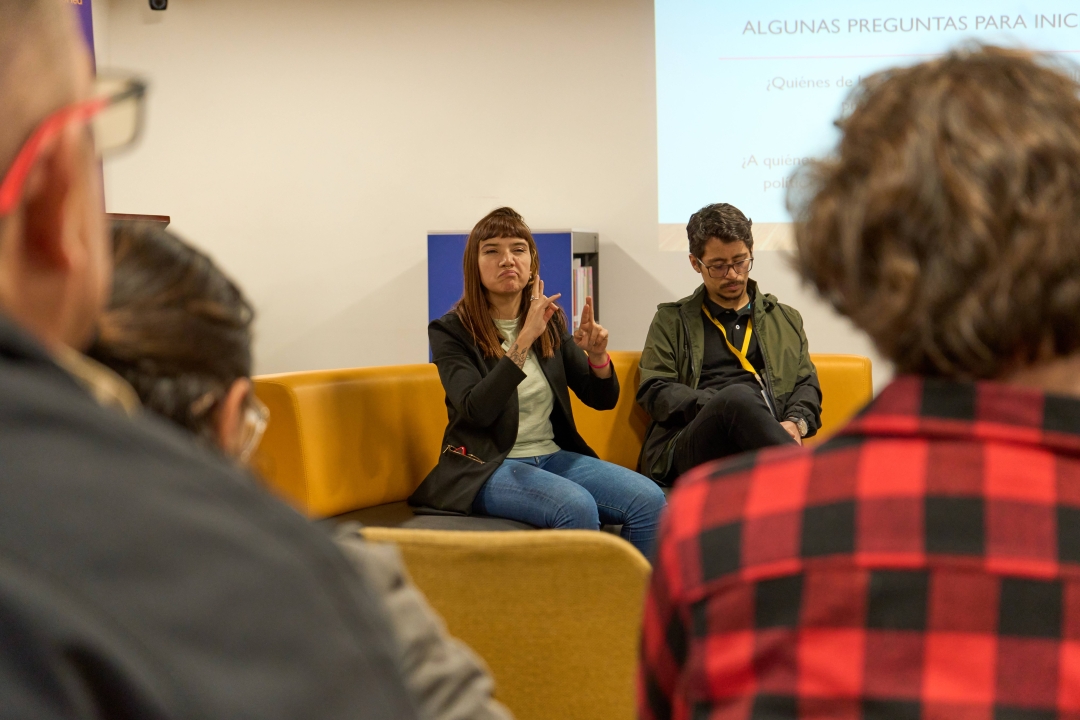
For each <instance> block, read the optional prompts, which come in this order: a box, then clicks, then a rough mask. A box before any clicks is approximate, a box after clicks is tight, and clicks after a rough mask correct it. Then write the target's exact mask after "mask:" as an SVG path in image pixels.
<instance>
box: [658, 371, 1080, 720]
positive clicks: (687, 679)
mask: <svg viewBox="0 0 1080 720" xmlns="http://www.w3.org/2000/svg"><path fill="white" fill-rule="evenodd" d="M644 623H645V624H644V637H643V640H642V667H641V674H640V679H639V687H638V707H639V714H640V717H641V718H644V719H647V720H660V719H661V718H675V719H678V720H682V719H686V720H705V719H706V718H708V719H709V720H765V719H766V718H769V719H772V718H796V717H798V718H838V719H839V718H852V719H854V718H890V719H894V720H899V719H901V718H912V719H913V720H915V719H917V718H922V719H923V720H1022V719H1024V720H1026V719H1029V718H1030V719H1032V720H1035V719H1036V718H1037V719H1039V720H1042V719H1043V718H1072V719H1074V720H1080V400H1073V399H1068V398H1064V397H1058V396H1050V395H1044V394H1042V393H1039V392H1037V391H1033V390H1026V389H1019V388H1014V387H1008V386H1004V385H999V384H994V383H979V384H964V383H953V382H945V381H940V380H931V379H920V378H913V377H905V378H901V379H899V380H897V381H896V382H894V383H893V384H892V385H890V386H889V387H888V388H887V389H886V390H885V391H884V392H883V393H882V394H881V396H880V397H879V398H878V399H877V400H875V401H874V402H873V403H872V404H871V405H870V406H869V407H868V408H867V409H866V410H865V411H864V412H863V413H862V414H861V415H860V416H859V417H858V418H856V419H855V420H854V421H853V422H852V423H851V424H850V425H848V426H847V427H846V428H845V429H844V430H843V431H842V432H841V433H839V434H838V435H837V436H835V437H834V438H832V439H830V440H829V441H828V442H826V443H824V444H822V445H820V446H818V447H816V448H814V449H813V450H804V449H800V448H793V449H773V450H767V451H764V452H761V453H757V454H748V455H744V456H740V457H737V458H734V459H732V460H730V461H727V462H721V463H715V464H711V465H707V466H703V467H702V468H698V469H697V470H694V471H693V472H691V473H689V474H687V475H686V476H685V477H684V478H682V480H681V481H680V483H679V486H678V488H677V489H676V490H675V492H674V493H673V494H672V496H671V498H670V500H669V506H668V511H667V516H666V519H665V521H664V523H663V526H662V529H661V534H660V540H659V546H658V551H657V562H656V566H655V569H654V573H653V579H652V585H651V588H650V591H649V597H648V600H647V603H646V607H645V620H644Z"/></svg>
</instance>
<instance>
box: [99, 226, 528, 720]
mask: <svg viewBox="0 0 1080 720" xmlns="http://www.w3.org/2000/svg"><path fill="white" fill-rule="evenodd" d="M112 235H113V254H114V268H113V291H112V297H111V300H110V302H109V305H108V307H107V308H106V310H105V312H104V313H103V315H102V316H101V320H100V322H99V333H98V337H97V339H96V340H95V342H94V344H93V346H92V347H91V348H90V352H89V354H90V357H92V358H94V359H95V360H98V361H100V362H101V363H102V364H104V365H105V366H107V367H109V368H111V369H112V370H114V371H115V372H116V373H117V374H119V375H120V376H121V377H123V378H124V380H126V381H127V382H128V383H130V385H131V386H132V387H133V388H135V390H136V392H137V393H138V395H139V399H140V400H141V402H142V407H143V408H144V409H145V410H149V411H151V412H154V413H156V414H158V415H160V416H161V417H164V418H165V419H167V420H169V421H170V422H172V423H174V424H175V425H177V426H178V427H180V428H183V429H184V430H186V431H188V432H189V433H192V434H193V435H194V436H195V437H196V438H198V440H199V441H200V442H201V443H202V444H204V445H205V446H206V447H209V448H212V449H213V450H215V451H219V452H221V453H224V455H225V456H226V457H229V458H232V459H233V460H235V461H236V462H239V463H246V462H247V461H248V459H249V458H250V457H251V455H252V453H253V452H254V451H255V450H256V448H257V447H258V445H259V441H260V439H261V437H262V433H263V430H264V429H265V427H266V423H267V420H268V419H269V417H268V412H267V409H266V407H265V406H264V405H263V404H262V403H261V402H259V400H258V398H256V397H255V394H254V392H253V387H252V382H251V365H252V357H251V341H252V331H251V329H252V322H253V320H254V315H255V314H254V311H253V310H252V308H251V305H250V303H249V302H248V301H247V299H246V298H245V297H244V294H243V292H242V291H241V290H240V289H239V288H238V287H237V286H236V285H235V284H234V283H233V282H232V281H231V280H230V279H229V278H228V277H227V276H226V275H225V274H224V273H223V272H222V271H221V270H220V269H219V268H218V267H217V265H215V264H214V261H213V260H212V259H210V258H209V257H208V256H206V255H204V254H203V253H201V252H199V251H198V250H196V249H195V248H193V247H192V246H190V245H188V244H187V243H185V242H184V241H183V240H181V239H180V238H178V237H176V236H175V235H174V234H172V233H170V232H168V231H167V230H165V229H164V228H163V227H161V226H160V225H157V224H156V223H145V222H116V223H114V224H113V233H112ZM337 542H338V545H339V547H340V548H341V549H342V551H343V552H344V553H345V555H346V556H347V557H348V558H349V559H350V560H351V561H352V562H353V564H354V565H355V566H356V567H357V569H358V570H359V571H360V573H361V575H362V576H363V577H364V578H365V579H366V580H367V581H368V582H369V583H370V584H371V585H372V587H373V588H374V589H375V590H376V592H377V593H378V595H379V597H380V599H381V600H382V601H383V603H384V605H385V606H386V608H387V610H388V612H389V616H390V620H391V627H392V629H393V631H394V635H395V637H396V639H397V640H398V643H399V645H400V646H401V650H402V656H403V665H404V676H405V681H406V685H407V687H408V688H409V689H410V690H411V691H412V693H413V696H414V698H415V699H416V700H417V703H418V706H419V707H418V709H419V711H420V716H421V717H423V718H426V719H430V720H509V718H510V717H511V716H510V714H509V712H508V711H507V710H506V709H505V708H504V707H502V706H501V705H500V704H499V703H497V702H495V701H494V700H493V699H492V692H493V690H494V682H493V681H492V679H491V675H490V673H489V672H488V671H487V669H486V668H485V667H484V665H483V662H482V661H481V660H480V659H479V658H477V657H476V656H475V655H474V654H473V653H472V652H471V651H470V650H469V649H468V648H467V647H466V646H465V645H464V644H462V643H460V642H459V641H457V640H454V639H453V638H452V637H450V636H449V635H448V634H447V631H446V628H445V625H444V624H443V622H442V620H441V619H440V618H439V617H438V616H437V615H436V613H435V612H434V611H433V610H432V609H431V608H430V606H429V605H428V604H427V601H426V599H425V598H424V596H423V594H422V593H421V592H420V591H419V590H418V589H417V588H416V586H414V585H413V584H412V581H411V579H410V578H409V576H408V573H407V572H406V570H405V567H404V563H403V561H402V559H401V556H400V553H399V552H398V551H397V549H396V548H394V547H393V546H390V545H385V544H370V543H366V542H364V541H363V539H362V538H361V537H360V535H359V534H358V533H357V531H356V527H355V524H350V525H343V526H342V527H341V528H340V531H339V533H338V534H337Z"/></svg>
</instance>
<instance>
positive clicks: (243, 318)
mask: <svg viewBox="0 0 1080 720" xmlns="http://www.w3.org/2000/svg"><path fill="white" fill-rule="evenodd" d="M112 235H113V247H114V250H113V258H114V270H113V291H112V299H111V300H110V301H109V304H108V307H107V308H106V310H105V312H104V314H103V315H102V316H101V320H100V323H99V332H98V336H97V339H96V340H95V342H94V344H93V346H92V347H91V349H90V353H89V354H90V356H91V357H92V358H94V359H95V360H97V361H98V362H100V363H102V364H104V365H106V366H108V367H109V368H111V369H112V370H114V371H115V372H116V373H118V374H119V375H120V376H121V377H123V378H124V379H125V380H127V381H128V382H129V383H130V384H131V386H132V387H134V388H135V391H136V392H137V393H138V395H139V399H140V400H141V401H142V403H143V405H144V406H145V407H146V408H148V409H149V410H152V411H153V412H155V413H157V414H158V415H161V416H163V417H165V418H167V419H169V420H171V421H172V422H174V423H176V424H177V425H179V426H180V427H183V428H185V429H187V430H189V431H191V432H192V433H194V434H195V435H197V436H198V437H200V438H202V439H203V440H205V441H206V442H208V443H209V444H211V445H213V446H216V447H219V448H220V449H221V450H223V451H224V452H225V453H226V454H228V455H230V456H232V457H236V458H238V459H240V460H242V461H247V459H248V458H249V456H250V455H251V453H252V452H253V451H254V450H255V448H256V447H257V445H258V441H259V439H260V438H261V436H262V431H263V429H264V428H265V426H266V420H267V411H266V408H265V406H264V405H263V404H262V403H261V402H259V400H258V399H257V398H256V397H255V394H254V392H253V391H252V385H251V326H252V321H253V320H254V317H255V313H254V310H252V307H251V304H250V303H249V302H248V300H247V298H245V297H244V294H243V293H242V292H241V291H240V288H238V287H237V286H236V284H235V283H233V282H232V281H231V280H230V279H229V278H228V277H227V276H226V275H225V273H223V272H222V271H221V269H220V268H218V267H217V265H215V264H214V261H213V260H211V259H210V258H209V257H208V256H207V255H205V254H204V253H202V252H199V251H198V250H196V249H195V248H193V247H192V246H191V245H188V244H187V243H186V242H184V241H183V240H181V239H180V238H178V237H177V236H175V235H173V234H172V233H170V232H168V231H167V230H165V229H164V228H163V227H162V226H160V225H159V224H157V223H152V222H124V221H120V222H116V223H114V225H113V232H112Z"/></svg>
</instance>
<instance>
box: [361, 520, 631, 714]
mask: <svg viewBox="0 0 1080 720" xmlns="http://www.w3.org/2000/svg"><path fill="white" fill-rule="evenodd" d="M363 535H364V537H366V538H367V539H368V540H369V541H371V542H391V543H395V544H396V545H397V546H398V547H399V548H400V549H401V552H402V555H403V556H404V558H405V565H406V566H407V567H408V570H409V574H410V575H411V576H412V579H413V582H414V583H416V585H417V587H419V588H420V590H422V591H423V593H424V595H425V596H427V599H428V601H429V602H430V603H431V605H432V607H434V608H435V610H436V611H438V613H439V614H440V615H442V617H443V619H444V620H445V621H446V625H447V627H448V628H449V630H450V633H451V634H452V635H454V636H455V637H457V638H458V639H460V640H462V641H464V642H465V643H466V644H467V645H468V646H469V647H471V648H472V649H473V650H474V651H476V652H477V653H478V654H479V655H480V656H481V657H482V658H484V661H485V662H486V663H487V664H488V667H489V668H491V672H492V674H493V675H494V677H495V697H496V698H497V699H498V700H499V701H500V702H502V703H503V704H505V705H506V706H507V707H508V708H510V710H512V711H513V712H514V715H515V716H516V718H517V720H553V719H555V718H558V720H622V719H625V720H631V719H632V718H633V717H634V697H635V694H634V673H635V668H636V665H637V648H638V640H639V633H640V628H641V614H642V605H643V598H644V595H645V585H646V582H647V581H648V576H649V564H648V562H646V560H645V558H644V557H642V555H641V553H639V552H638V551H637V550H635V549H634V548H633V546H631V545H630V543H627V542H625V541H623V540H621V539H619V538H617V537H615V536H614V535H609V534H607V533H599V532H589V531H584V530H559V531H554V530H546V531H535V532H453V531H440V530H405V529H400V528H375V527H369V528H365V529H364V530H363Z"/></svg>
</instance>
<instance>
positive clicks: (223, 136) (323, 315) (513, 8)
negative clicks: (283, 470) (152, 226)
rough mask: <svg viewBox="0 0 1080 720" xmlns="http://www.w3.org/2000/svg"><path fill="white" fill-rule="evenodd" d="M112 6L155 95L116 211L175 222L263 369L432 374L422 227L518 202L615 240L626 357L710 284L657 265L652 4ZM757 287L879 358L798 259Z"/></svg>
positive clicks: (127, 0) (845, 348)
mask: <svg viewBox="0 0 1080 720" xmlns="http://www.w3.org/2000/svg"><path fill="white" fill-rule="evenodd" d="M96 2H97V4H98V11H97V17H98V19H97V25H98V45H99V50H98V52H99V56H98V61H99V65H100V66H102V67H109V66H112V67H119V68H126V69H131V70H136V71H138V72H140V73H142V74H144V75H145V76H147V77H148V78H149V79H150V80H151V81H152V94H151V96H150V100H149V116H148V132H147V134H146V136H145V139H144V142H143V143H142V145H141V146H140V147H139V148H138V150H136V151H135V152H133V153H132V154H130V155H127V156H125V157H123V158H120V159H116V160H111V161H109V162H108V163H107V165H106V172H105V175H106V192H107V205H108V209H109V210H110V211H112V212H132V213H153V214H166V215H171V216H172V218H173V228H174V229H175V230H177V231H178V232H180V233H181V234H182V235H184V236H185V237H187V238H188V239H190V240H192V241H193V242H195V243H196V244H198V245H200V246H202V247H204V248H205V249H207V250H209V251H210V252H211V253H212V254H213V255H214V256H215V257H216V258H217V259H218V260H219V262H221V264H222V265H223V266H224V267H225V268H226V269H227V270H228V271H229V272H230V273H232V274H233V275H234V276H235V277H236V278H237V279H238V280H239V281H240V283H241V284H242V285H243V287H244V288H245V289H246V290H247V292H248V293H249V295H250V296H251V297H252V299H253V300H254V302H255V304H256V306H257V309H258V311H259V321H258V341H257V346H256V356H257V363H258V370H259V372H281V371H290V370H302V369H313V368H331V367H343V366H356V365H381V364H396V363H411V362H424V361H426V359H427V338H426V332H425V325H426V320H427V300H426V291H425V286H426V257H425V237H426V233H427V231H428V230H447V229H468V228H469V227H471V226H472V225H473V223H475V221H476V220H478V219H479V218H480V217H481V216H483V215H484V214H485V213H486V212H487V211H489V210H491V209H492V208H494V207H496V206H499V205H503V204H508V205H511V206H513V207H515V208H517V209H518V210H519V211H521V212H522V214H523V215H524V216H525V218H526V219H527V220H528V221H529V223H530V224H531V225H532V226H533V227H534V228H544V227H567V226H573V227H580V228H588V229H591V230H597V231H599V233H600V240H601V263H602V283H601V292H602V296H601V299H600V300H601V311H602V317H601V320H602V322H603V324H604V325H605V326H606V327H608V329H609V330H610V332H611V338H612V339H611V343H612V347H613V348H615V349H640V348H641V346H642V344H643V342H644V337H645V332H646V330H647V328H648V324H649V321H650V319H651V317H652V313H653V310H654V309H655V306H656V304H657V303H658V302H662V301H665V300H668V299H672V298H676V297H681V296H683V295H685V294H687V293H688V292H690V291H691V290H692V289H693V288H694V287H695V286H696V279H697V276H696V275H695V274H694V273H693V272H692V271H691V270H690V268H689V265H688V263H687V260H686V255H685V254H684V253H672V252H660V251H659V250H658V240H657V232H658V229H657V222H656V216H657V207H656V203H657V200H656V194H657V193H656V90H655V70H654V52H653V16H652V3H651V2H650V1H649V0H306V1H305V2H297V1H293V2H288V1H286V0H258V1H257V0H173V2H172V3H171V4H170V8H169V10H168V11H166V12H164V13H152V12H150V11H149V9H147V5H146V2H145V0H111V2H108V1H107V0H96ZM717 199H718V200H721V199H722V200H726V201H729V202H733V203H735V204H736V205H737V204H738V202H739V199H738V198H717ZM754 276H755V277H756V278H757V279H758V280H759V282H760V283H761V284H762V286H763V287H764V288H765V289H766V290H768V291H769V292H773V293H775V294H777V295H778V296H780V298H781V300H783V301H784V302H787V303H789V304H792V305H795V306H796V307H798V308H799V309H801V310H802V312H803V315H804V317H805V318H806V326H807V330H808V333H809V337H810V343H811V348H812V350H814V351H817V352H853V353H860V354H871V350H870V347H869V345H868V344H867V342H866V341H865V340H864V339H863V338H862V337H861V336H860V335H859V334H858V333H856V332H855V331H854V330H852V329H851V328H850V327H849V326H848V325H847V323H846V322H845V321H843V320H842V319H840V318H838V317H837V316H835V314H834V313H832V311H831V310H829V309H828V308H827V307H825V306H824V305H822V304H821V303H820V302H818V301H817V300H815V299H814V298H813V297H812V296H811V295H810V294H809V293H808V292H807V291H804V290H803V289H801V288H800V287H799V283H798V281H797V280H796V279H795V277H794V275H793V274H792V273H791V272H790V271H789V270H788V269H787V266H786V260H785V258H784V257H783V255H782V254H781V253H779V252H773V251H763V252H760V253H758V259H757V262H756V265H755V269H754ZM875 360H876V358H875ZM875 365H876V372H875V376H876V378H875V379H876V380H877V382H878V384H880V383H881V381H882V380H884V379H885V377H886V376H887V372H885V371H884V366H883V365H881V364H880V363H875Z"/></svg>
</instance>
